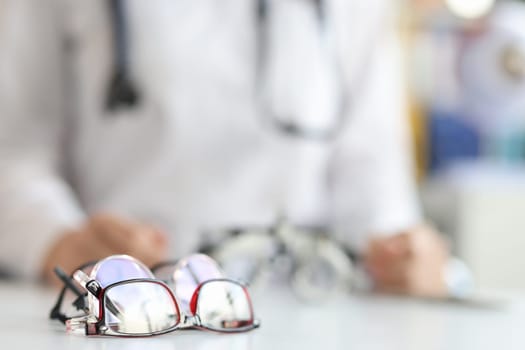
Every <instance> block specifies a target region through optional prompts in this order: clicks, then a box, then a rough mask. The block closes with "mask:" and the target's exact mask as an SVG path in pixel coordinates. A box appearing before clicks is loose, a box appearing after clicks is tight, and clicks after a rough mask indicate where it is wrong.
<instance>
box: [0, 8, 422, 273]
mask: <svg viewBox="0 0 525 350" xmlns="http://www.w3.org/2000/svg"><path fill="white" fill-rule="evenodd" d="M328 2H329V4H330V6H329V9H330V11H329V16H328V17H329V18H330V23H331V24H332V25H333V28H334V30H333V31H332V33H333V34H334V38H336V42H337V43H338V44H337V56H338V57H339V58H340V61H341V62H342V64H341V67H342V72H343V78H344V80H345V81H346V82H347V85H348V86H351V87H350V88H348V91H346V92H347V96H346V97H347V98H348V99H349V105H350V106H351V108H349V109H348V110H347V113H348V115H347V123H346V126H345V130H343V131H342V132H341V133H340V135H339V137H338V138H337V140H334V141H333V142H329V143H324V144H323V143H315V142H311V141H305V140H297V139H293V138H290V137H286V136H283V135H282V134H280V133H278V132H276V130H274V129H272V128H271V127H269V126H267V125H265V123H264V122H263V120H264V116H261V113H260V109H259V108H258V104H257V99H255V98H254V95H255V94H254V87H255V86H256V82H255V61H256V50H255V47H256V46H255V42H254V38H255V34H254V27H255V26H254V22H255V21H254V10H253V7H254V3H255V2H254V1H248V0H221V1H219V0H173V1H172V0H155V1H143V0H129V3H128V4H129V6H128V18H129V21H130V34H131V37H132V38H133V39H132V40H133V41H132V49H131V50H132V51H131V59H132V67H133V73H134V76H135V78H136V80H137V82H138V85H139V86H140V89H141V91H142V93H143V101H142V102H143V103H142V104H141V105H140V106H139V107H138V108H136V109H132V110H121V111H119V112H117V113H116V114H117V115H110V114H111V113H110V112H108V111H106V110H105V108H104V101H105V98H106V90H107V84H108V79H109V77H110V72H111V62H112V61H111V60H112V36H111V27H110V22H109V15H108V11H107V4H106V2H105V1H103V0H91V1H74V0H47V1H42V0H1V1H0V3H2V6H3V13H0V265H2V266H5V267H7V268H9V269H11V270H13V271H14V272H16V273H19V274H22V275H26V276H34V275H35V274H36V273H37V272H38V267H39V263H40V261H41V259H42V257H43V255H44V253H45V251H46V249H48V247H49V245H50V244H51V243H52V242H53V240H54V239H56V237H57V236H58V235H59V234H60V232H61V231H62V230H64V229H66V228H68V227H73V226H75V225H78V224H80V223H81V222H82V220H83V219H84V218H85V217H86V216H87V215H89V214H93V213H97V212H113V213H117V214H121V215H125V216H128V217H132V218H135V219H139V220H144V221H146V222H149V223H152V224H155V225H158V226H160V227H162V228H164V229H165V230H166V231H167V232H168V233H169V234H170V242H171V243H170V244H171V245H170V246H171V254H172V255H173V256H174V257H175V256H179V255H181V254H185V253H188V252H190V251H192V250H194V249H195V248H196V247H197V245H198V244H199V240H200V232H202V230H206V229H214V228H224V227H229V226H236V227H238V226H243V225H265V224H270V223H273V222H274V221H275V219H276V217H278V216H282V215H285V216H286V217H288V218H289V219H290V220H291V221H292V222H294V223H298V224H313V225H320V224H323V225H329V226H330V227H331V228H332V230H333V232H334V234H335V235H336V237H338V239H340V240H342V241H343V242H345V243H346V244H348V245H350V246H352V247H355V248H357V249H362V248H363V246H364V244H366V241H367V239H368V237H369V236H368V235H370V234H372V233H375V232H376V233H379V232H384V233H393V232H395V231H396V230H398V229H402V228H406V227H407V226H410V225H413V224H415V223H417V222H418V221H419V220H420V217H419V211H418V205H417V203H416V195H415V190H414V181H413V177H412V172H411V170H412V169H411V160H410V150H409V142H408V137H407V132H406V129H407V128H406V122H405V109H404V107H405V106H404V102H405V99H404V96H403V91H402V90H403V87H402V71H401V60H400V57H401V55H400V48H399V46H398V44H397V41H396V35H395V31H394V11H393V7H394V6H393V5H392V3H394V2H392V1H390V0H367V1H357V0H356V1H350V0H332V1H328ZM272 3H273V4H274V6H273V7H272V9H273V10H272V14H273V15H272V16H274V17H272V18H274V21H273V22H272V23H273V24H272V25H273V26H275V27H274V28H273V31H272V32H273V33H274V34H275V33H276V35H274V36H273V37H272V38H273V39H272V40H273V44H271V45H275V47H279V48H280V49H279V50H281V51H279V50H277V51H278V52H277V53H275V55H276V56H275V57H281V59H278V58H273V60H274V61H279V62H280V63H279V62H277V63H275V67H277V68H275V69H273V70H274V75H275V79H277V80H278V82H279V83H273V85H272V83H269V86H273V90H272V92H271V93H270V95H272V94H273V95H279V94H281V98H279V96H277V97H275V96H274V97H275V98H274V100H273V101H274V102H275V106H276V107H275V108H276V109H280V110H283V111H286V110H287V108H289V109H291V110H293V112H296V113H299V114H300V113H305V115H306V114H308V113H309V112H311V111H312V110H315V111H319V112H320V113H321V112H322V109H323V108H332V107H330V106H329V103H326V101H330V96H328V95H329V94H328V95H327V94H326V93H325V92H326V91H331V89H330V87H329V85H326V86H323V84H325V83H323V81H324V80H323V78H322V77H321V78H320V76H321V75H322V74H321V73H322V68H319V67H322V65H320V64H319V59H317V58H316V57H321V56H322V55H318V54H317V53H316V52H310V53H308V52H307V51H301V50H304V49H305V48H306V47H308V48H315V47H316V42H315V40H318V38H319V36H318V35H315V33H316V32H315V26H312V25H311V24H312V23H314V22H312V20H311V19H312V18H311V15H312V12H308V11H311V10H305V9H307V8H308V7H307V6H310V5H308V4H309V3H310V2H309V1H297V0H279V1H272ZM292 9H293V11H292ZM279 11H282V12H279ZM286 11H288V12H286ZM301 21H304V23H303V22H301ZM308 23H310V24H308ZM276 28H277V29H276ZM294 28H299V30H295V29H294ZM301 30H305V33H308V30H310V31H312V33H314V34H312V35H304V36H303V37H301V35H300V33H301ZM291 38H297V39H294V40H291ZM283 40H284V41H283ZM283 49H284V50H289V51H287V52H283V51H282V50H283ZM367 52H368V53H369V54H367ZM279 55H280V56H279ZM294 58H295V61H294ZM283 62H285V63H286V64H284V63H283ZM272 64H273V63H272ZM283 65H284V66H286V65H288V67H287V68H286V67H284V68H283V67H281V68H279V67H280V66H283ZM315 72H321V73H319V74H315ZM358 73H361V75H362V77H364V79H363V80H362V82H361V83H360V84H353V83H352V82H353V81H356V80H357V79H355V77H356V76H358ZM286 74H290V76H293V77H294V78H293V79H292V78H291V79H282V76H286ZM279 79H281V80H279ZM325 80H326V79H325ZM328 80H329V79H328ZM269 81H271V78H270V79H269ZM294 82H295V83H296V84H295V85H294ZM297 82H298V83H297ZM286 83H289V84H290V86H292V87H294V88H299V89H301V88H304V91H302V93H304V96H307V97H308V98H303V99H302V101H303V105H301V103H297V99H295V100H294V98H293V97H290V98H288V99H287V98H282V94H285V95H286V94H287V93H289V91H290V90H293V89H290V87H289V86H286V85H285V84H286ZM283 85H285V86H283ZM354 85H355V86H354ZM279 89H281V90H279ZM312 89H313V90H312ZM281 91H282V92H281ZM293 91H295V90H293ZM316 95H318V96H319V98H317V99H316V98H310V97H315V96H316ZM286 101H293V102H290V105H292V106H291V107H290V106H286ZM294 109H295V110H294ZM321 114H322V113H321Z"/></svg>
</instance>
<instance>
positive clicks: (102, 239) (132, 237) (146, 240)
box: [42, 214, 167, 285]
mask: <svg viewBox="0 0 525 350" xmlns="http://www.w3.org/2000/svg"><path fill="white" fill-rule="evenodd" d="M166 252H167V239H166V236H165V234H164V233H162V232H161V231H160V230H158V229H157V228H155V227H153V226H150V225H146V224H142V223H138V222H134V221H132V220H127V219H123V218H119V217H116V216H112V215H104V214H100V215H95V216H93V217H91V218H89V219H88V220H87V221H86V222H85V223H84V225H82V226H81V227H79V228H77V229H75V230H71V231H67V232H64V233H63V234H62V235H61V236H60V237H59V238H58V240H57V241H56V242H55V243H54V244H53V245H52V246H51V248H50V249H49V250H48V253H47V255H46V257H45V259H44V262H43V269H42V275H43V277H44V279H45V281H47V282H51V283H52V284H55V285H58V284H59V280H58V278H57V277H56V276H54V273H53V269H54V267H55V266H60V267H61V268H62V269H64V271H66V272H67V273H71V272H73V270H74V269H75V268H77V267H78V266H79V265H81V264H83V263H85V262H88V261H92V260H99V259H102V258H105V257H107V256H109V255H113V254H128V255H131V256H133V257H135V258H137V259H139V260H140V261H142V262H143V263H144V264H146V265H147V266H151V265H153V264H155V263H158V262H160V261H162V260H165V258H166Z"/></svg>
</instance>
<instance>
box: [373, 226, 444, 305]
mask: <svg viewBox="0 0 525 350" xmlns="http://www.w3.org/2000/svg"><path fill="white" fill-rule="evenodd" d="M448 258H449V248H448V244H447V243H446V242H445V240H444V239H443V238H442V237H441V236H440V235H439V234H438V233H437V232H436V231H434V230H433V229H432V228H431V227H428V226H419V227H416V228H413V229H411V230H408V231H406V232H402V233H400V234H398V235H395V236H392V237H388V238H381V239H377V238H376V239H373V240H372V241H371V242H370V244H369V246H368V251H367V253H366V256H365V267H366V269H367V271H368V272H369V273H370V275H371V276H372V278H373V280H374V284H375V289H376V290H377V291H380V292H386V293H401V294H408V295H413V296H424V297H436V298H439V297H445V296H446V295H447V285H446V282H445V276H444V272H445V266H446V264H447V262H448Z"/></svg>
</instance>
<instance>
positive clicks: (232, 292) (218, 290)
mask: <svg viewBox="0 0 525 350" xmlns="http://www.w3.org/2000/svg"><path fill="white" fill-rule="evenodd" d="M192 311H194V313H195V314H197V315H199V318H200V320H201V325H202V326H203V327H206V328H210V329H214V330H234V329H239V328H244V327H249V326H252V325H253V323H254V318H253V310H252V306H251V303H250V298H249V297H248V294H247V292H246V290H245V288H244V287H243V286H241V285H239V284H237V283H234V282H232V281H224V280H222V281H210V282H207V283H205V284H203V285H202V287H201V288H200V290H199V294H198V300H196V302H195V305H194V307H193V310H192Z"/></svg>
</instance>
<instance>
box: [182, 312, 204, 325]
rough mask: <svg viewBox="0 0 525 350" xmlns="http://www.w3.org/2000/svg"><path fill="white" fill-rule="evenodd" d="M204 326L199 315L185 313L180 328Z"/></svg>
mask: <svg viewBox="0 0 525 350" xmlns="http://www.w3.org/2000/svg"><path fill="white" fill-rule="evenodd" d="M192 327H202V322H201V318H200V317H199V315H184V317H183V321H182V322H181V323H180V328H192Z"/></svg>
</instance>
